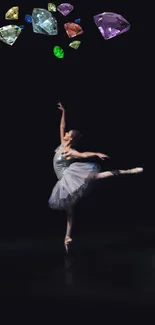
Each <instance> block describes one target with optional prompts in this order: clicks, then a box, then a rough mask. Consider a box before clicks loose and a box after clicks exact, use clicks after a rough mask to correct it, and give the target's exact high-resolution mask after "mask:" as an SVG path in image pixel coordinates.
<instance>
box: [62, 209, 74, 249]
mask: <svg viewBox="0 0 155 325" xmlns="http://www.w3.org/2000/svg"><path fill="white" fill-rule="evenodd" d="M72 226H73V209H72V208H70V209H68V211H67V229H66V236H65V241H64V245H65V249H66V252H67V253H68V246H69V244H70V242H71V241H72V238H71V237H70V236H71V232H72Z"/></svg>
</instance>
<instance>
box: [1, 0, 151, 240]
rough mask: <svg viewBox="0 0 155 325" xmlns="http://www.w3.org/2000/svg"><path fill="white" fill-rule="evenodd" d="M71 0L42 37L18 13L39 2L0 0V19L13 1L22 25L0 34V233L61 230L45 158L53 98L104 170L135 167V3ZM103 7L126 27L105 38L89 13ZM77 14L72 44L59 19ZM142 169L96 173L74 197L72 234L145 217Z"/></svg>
mask: <svg viewBox="0 0 155 325" xmlns="http://www.w3.org/2000/svg"><path fill="white" fill-rule="evenodd" d="M57 3H58V2H57ZM59 3H60V2H59ZM59 3H58V4H59ZM72 4H73V5H74V6H75V9H74V11H73V12H72V13H71V14H70V15H69V16H67V17H63V16H62V15H61V14H60V13H59V12H57V13H54V15H55V16H56V18H57V19H58V25H59V35H58V36H49V37H48V36H45V35H40V34H35V33H33V32H32V26H31V24H28V23H26V22H24V16H25V14H31V13H32V10H33V8H34V7H40V8H47V3H46V2H44V1H33V3H32V2H29V3H28V2H26V1H25V2H24V1H22V4H21V3H20V2H19V1H16V4H14V3H12V2H11V1H7V2H6V3H5V5H4V4H3V8H2V5H1V10H0V21H1V26H3V25H7V24H9V23H10V22H7V21H5V19H4V13H5V12H6V11H7V10H8V9H9V8H10V7H11V6H13V5H19V6H20V18H19V21H18V22H15V23H16V24H17V25H20V24H24V25H25V29H24V30H23V31H22V34H21V35H20V36H19V38H18V40H17V41H16V42H15V44H14V45H13V46H12V47H11V46H8V45H7V44H4V43H2V42H1V43H0V55H1V71H0V72H1V131H2V136H1V140H2V141H1V142H2V145H1V153H2V154H1V162H2V169H1V173H2V180H3V181H2V183H1V186H2V192H3V197H2V202H3V204H4V210H3V212H2V214H1V236H2V237H4V238H23V237H32V238H34V239H35V238H42V237H45V238H47V237H52V236H53V235H54V236H58V237H59V236H60V237H61V238H63V234H64V231H65V222H66V220H65V215H64V213H63V212H57V211H52V210H50V209H49V208H48V198H49V196H50V194H51V191H52V188H53V186H54V185H55V183H56V181H57V179H56V176H55V175H54V171H53V166H52V159H53V154H54V149H55V148H56V147H57V146H58V145H59V142H60V139H59V123H60V118H61V113H60V111H58V110H57V102H58V101H62V103H63V105H64V106H65V108H66V117H67V129H72V128H78V129H79V130H80V131H81V132H82V134H83V142H82V148H81V150H87V151H100V152H105V153H107V154H108V155H109V156H110V157H111V159H110V161H108V162H105V163H104V162H102V161H99V160H97V161H98V162H99V163H100V164H101V166H102V168H103V170H110V169H115V168H116V169H117V168H122V169H127V168H132V167H136V166H142V167H144V159H145V158H144V157H145V155H144V142H145V132H144V129H145V118H146V117H145V116H144V110H143V108H144V106H145V100H146V98H145V94H146V92H145V82H144V79H145V78H144V74H145V47H146V39H145V38H144V24H143V19H142V16H143V13H144V8H143V4H142V3H141V4H140V6H139V5H137V7H136V6H135V5H133V3H131V2H129V1H128V2H124V1H122V2H121V1H117V2H116V1H115V2H114V1H113V2H112V1H111V2H109V1H107V2H105V3H102V2H99V1H95V4H94V2H92V3H91V2H89V3H88V2H86V1H85V2H83V1H73V2H72ZM103 11H112V12H117V13H120V14H122V15H123V16H124V17H125V18H126V19H127V20H128V21H129V22H130V23H131V29H130V31H129V32H127V33H124V34H123V35H121V36H118V37H116V38H113V39H111V40H108V41H105V40H104V39H103V38H102V36H101V34H100V32H99V30H98V29H97V27H96V25H95V24H94V21H93V15H95V14H98V13H101V12H103ZM77 18H81V26H82V28H83V29H84V34H83V35H80V36H79V37H76V38H75V39H79V40H81V42H82V43H81V46H80V47H79V49H78V50H77V51H75V50H73V49H71V48H69V47H68V44H69V42H70V41H71V40H70V39H69V38H68V36H67V34H66V32H65V30H64V28H63V24H64V23H65V22H67V21H74V20H75V19H77ZM13 23H14V22H13ZM54 45H60V46H62V47H63V48H64V51H65V57H64V59H62V60H60V59H57V58H56V57H54V55H53V47H54ZM144 175H145V171H144V173H143V174H142V175H133V176H129V177H126V176H124V177H117V178H113V179H107V180H104V181H102V182H100V183H99V184H98V186H97V187H95V189H94V190H93V191H92V193H91V194H90V196H89V197H87V198H85V199H84V200H82V201H81V202H80V203H79V205H78V206H77V208H76V211H75V213H76V219H75V225H76V226H75V229H74V234H77V236H79V237H80V236H81V235H82V234H83V233H85V232H86V233H88V234H89V233H91V232H95V233H96V234H97V233H98V232H101V233H104V231H105V229H106V227H108V226H109V227H110V229H111V230H112V229H115V231H116V232H117V231H119V230H120V229H121V227H122V225H123V227H124V228H123V229H124V231H125V229H126V230H129V229H135V228H136V227H137V225H138V226H140V225H141V224H146V223H147V222H148V223H149V222H150V220H149V216H148V214H147V213H145V212H146V210H145V209H146V205H145V203H146V200H145V198H146V189H145V186H144ZM3 204H2V206H1V208H2V207H3Z"/></svg>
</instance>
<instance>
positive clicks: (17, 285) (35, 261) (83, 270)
mask: <svg viewBox="0 0 155 325" xmlns="http://www.w3.org/2000/svg"><path fill="white" fill-rule="evenodd" d="M147 235H149V234H147ZM147 235H146V236H145V240H144V237H143V238H142V236H141V238H140V236H139V238H138V240H137V241H135V239H134V237H132V238H130V237H129V236H127V235H126V236H125V235H124V237H123V236H122V237H120V234H117V235H116V234H115V235H114V234H113V235H112V234H111V236H110V234H109V235H107V236H106V235H105V236H102V237H100V236H99V235H98V237H95V236H94V237H93V236H90V237H88V235H85V236H84V237H83V238H81V237H80V238H75V240H74V242H73V246H72V247H71V249H70V254H69V255H68V256H66V255H65V252H64V249H63V242H62V241H61V240H57V241H56V239H55V238H54V239H53V240H52V239H49V240H48V239H47V240H40V241H37V240H36V241H35V240H33V241H30V240H29V241H28V240H27V241H25V242H24V241H22V240H21V241H19V242H10V243H9V242H6V243H4V242H3V243H1V245H0V254H1V274H2V276H1V295H3V297H13V296H16V297H22V296H23V297H24V296H29V297H34V298H35V297H37V298H48V299H52V300H54V301H55V303H56V301H59V303H61V302H62V303H63V302H64V301H68V300H69V301H72V303H73V302H74V301H79V302H81V303H82V302H83V303H84V302H86V301H87V302H89V303H94V302H98V304H99V303H100V302H103V301H104V302H108V301H109V302H114V303H115V302H117V303H118V302H120V303H122V301H123V302H124V303H125V302H126V303H127V302H128V303H130V304H134V303H136V302H138V303H140V304H144V302H147V303H150V302H151V299H152V295H153V294H154V291H155V249H153V248H152V242H151V236H150V237H149V236H147Z"/></svg>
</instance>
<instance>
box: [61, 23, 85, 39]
mask: <svg viewBox="0 0 155 325" xmlns="http://www.w3.org/2000/svg"><path fill="white" fill-rule="evenodd" d="M64 27H65V30H66V33H67V35H68V37H69V38H71V37H75V36H77V35H80V34H82V33H83V29H82V27H81V26H80V25H78V24H75V23H66V24H64Z"/></svg>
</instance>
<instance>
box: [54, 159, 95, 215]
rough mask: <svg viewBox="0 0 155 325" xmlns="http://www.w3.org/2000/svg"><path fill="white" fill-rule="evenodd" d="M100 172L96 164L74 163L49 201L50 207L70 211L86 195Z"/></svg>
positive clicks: (58, 183) (57, 184) (55, 187)
mask: <svg viewBox="0 0 155 325" xmlns="http://www.w3.org/2000/svg"><path fill="white" fill-rule="evenodd" d="M99 172H100V166H98V165H97V164H95V163H87V162H86V163H82V162H75V163H72V164H71V165H70V166H69V167H68V168H66V170H65V171H64V174H63V177H62V178H61V179H60V180H58V182H57V183H56V185H55V186H54V188H53V191H52V194H51V196H50V198H49V200H48V203H49V207H50V208H51V209H56V210H68V209H69V208H71V207H72V206H74V205H75V204H76V203H77V202H78V200H79V199H80V198H81V197H83V195H84V194H86V192H87V190H88V189H89V188H90V187H91V185H92V183H93V181H94V175H95V174H96V173H99Z"/></svg>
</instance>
